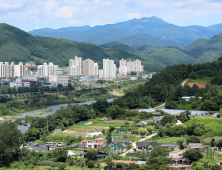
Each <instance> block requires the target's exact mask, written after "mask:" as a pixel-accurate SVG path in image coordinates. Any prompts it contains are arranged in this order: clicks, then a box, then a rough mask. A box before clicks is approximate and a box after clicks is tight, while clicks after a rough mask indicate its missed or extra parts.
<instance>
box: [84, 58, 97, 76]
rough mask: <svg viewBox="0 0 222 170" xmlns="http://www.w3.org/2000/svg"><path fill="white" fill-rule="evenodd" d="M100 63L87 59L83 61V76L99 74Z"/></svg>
mask: <svg viewBox="0 0 222 170" xmlns="http://www.w3.org/2000/svg"><path fill="white" fill-rule="evenodd" d="M98 70H99V67H98V63H95V62H94V61H92V60H90V59H87V60H85V61H83V62H82V75H83V76H98Z"/></svg>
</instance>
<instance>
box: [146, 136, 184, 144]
mask: <svg viewBox="0 0 222 170" xmlns="http://www.w3.org/2000/svg"><path fill="white" fill-rule="evenodd" d="M182 138H183V139H184V140H185V139H186V138H185V137H182ZM179 139H181V137H170V138H162V139H157V140H153V139H150V140H146V142H155V141H156V142H157V143H177V141H178V140H179Z"/></svg>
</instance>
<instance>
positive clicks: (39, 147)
mask: <svg viewBox="0 0 222 170" xmlns="http://www.w3.org/2000/svg"><path fill="white" fill-rule="evenodd" d="M50 147H51V146H46V145H34V146H32V150H34V151H44V152H47V151H49V150H50V149H49V148H50Z"/></svg>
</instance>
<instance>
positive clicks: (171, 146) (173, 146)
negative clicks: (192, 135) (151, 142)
mask: <svg viewBox="0 0 222 170" xmlns="http://www.w3.org/2000/svg"><path fill="white" fill-rule="evenodd" d="M159 146H161V147H162V148H165V149H171V150H175V151H176V150H180V145H178V144H175V143H161V144H160V145H159Z"/></svg>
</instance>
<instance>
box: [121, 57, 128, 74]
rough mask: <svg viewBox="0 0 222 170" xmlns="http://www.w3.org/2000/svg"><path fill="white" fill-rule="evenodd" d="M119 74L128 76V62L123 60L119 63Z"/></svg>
mask: <svg viewBox="0 0 222 170" xmlns="http://www.w3.org/2000/svg"><path fill="white" fill-rule="evenodd" d="M119 73H120V74H124V75H127V61H126V60H124V59H123V58H122V60H120V61H119Z"/></svg>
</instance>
